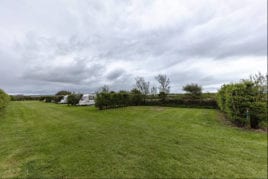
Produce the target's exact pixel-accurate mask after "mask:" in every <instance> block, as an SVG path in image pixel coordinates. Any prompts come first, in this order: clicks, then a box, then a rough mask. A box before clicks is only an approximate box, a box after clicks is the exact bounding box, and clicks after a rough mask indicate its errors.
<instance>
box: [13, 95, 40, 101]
mask: <svg viewBox="0 0 268 179" xmlns="http://www.w3.org/2000/svg"><path fill="white" fill-rule="evenodd" d="M41 98H42V97H41V96H39V95H11V96H10V99H11V101H35V100H36V101H38V100H40V99H41Z"/></svg>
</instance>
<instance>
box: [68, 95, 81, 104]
mask: <svg viewBox="0 0 268 179" xmlns="http://www.w3.org/2000/svg"><path fill="white" fill-rule="evenodd" d="M81 97H82V94H75V93H73V94H70V95H68V98H67V104H68V105H72V106H74V105H76V104H78V102H79V100H80V99H81Z"/></svg>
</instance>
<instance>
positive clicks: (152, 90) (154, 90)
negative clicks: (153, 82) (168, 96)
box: [151, 86, 157, 96]
mask: <svg viewBox="0 0 268 179" xmlns="http://www.w3.org/2000/svg"><path fill="white" fill-rule="evenodd" d="M151 94H152V95H154V96H155V95H156V94H157V88H156V87H155V86H153V87H152V88H151Z"/></svg>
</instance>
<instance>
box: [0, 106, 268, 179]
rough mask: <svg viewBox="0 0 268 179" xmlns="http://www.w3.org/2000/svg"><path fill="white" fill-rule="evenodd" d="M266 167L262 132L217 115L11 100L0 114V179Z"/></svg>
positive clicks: (259, 172)
mask: <svg viewBox="0 0 268 179" xmlns="http://www.w3.org/2000/svg"><path fill="white" fill-rule="evenodd" d="M266 169H267V136H266V133H262V132H255V131H247V130H243V129H240V128H236V127H231V126H228V125H226V124H224V123H223V122H222V121H221V120H220V119H219V113H218V112H217V111H216V110H210V109H190V108H188V109H187V108H168V107H165V108H164V107H127V108H120V109H111V110H106V111H99V110H97V109H95V108H94V107H68V106H65V105H57V104H48V103H43V102H11V103H10V105H9V106H8V107H7V108H6V109H4V110H2V111H0V178H1V177H143V178H144V177H146V178H147V177H150V178H152V177H187V178H189V177H191V178H196V177H205V178H208V177H211V178H212V177H213V178H214V177H221V178H222V177H224V178H231V177H232V178H233V177H239V178H245V177H249V178H252V177H254V178H266V177H267V171H266Z"/></svg>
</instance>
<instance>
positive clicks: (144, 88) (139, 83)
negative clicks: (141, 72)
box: [135, 77, 150, 96]
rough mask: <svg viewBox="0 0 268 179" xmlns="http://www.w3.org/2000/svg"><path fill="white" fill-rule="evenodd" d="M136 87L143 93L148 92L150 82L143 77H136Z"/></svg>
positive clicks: (146, 93)
mask: <svg viewBox="0 0 268 179" xmlns="http://www.w3.org/2000/svg"><path fill="white" fill-rule="evenodd" d="M135 80H136V87H137V89H138V90H139V91H140V92H141V93H142V94H143V95H144V96H146V95H148V94H149V92H150V91H149V89H150V82H146V81H145V80H144V78H143V77H137V78H136V79H135Z"/></svg>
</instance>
